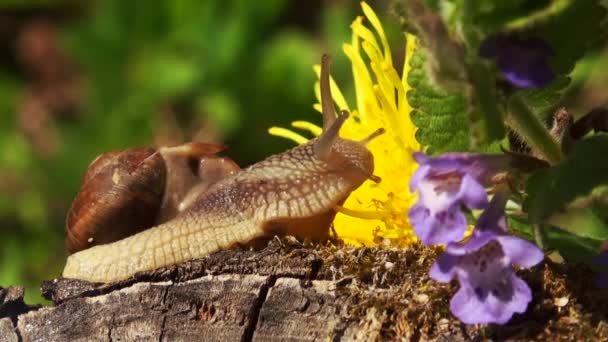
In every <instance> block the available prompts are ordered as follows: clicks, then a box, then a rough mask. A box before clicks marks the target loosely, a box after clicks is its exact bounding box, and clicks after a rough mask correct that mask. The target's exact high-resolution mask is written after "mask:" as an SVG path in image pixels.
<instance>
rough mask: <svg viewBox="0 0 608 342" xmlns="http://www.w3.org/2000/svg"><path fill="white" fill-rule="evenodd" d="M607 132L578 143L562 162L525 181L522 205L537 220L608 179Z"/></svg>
mask: <svg viewBox="0 0 608 342" xmlns="http://www.w3.org/2000/svg"><path fill="white" fill-rule="evenodd" d="M606 156H608V136H607V135H596V136H593V137H590V138H588V139H585V140H582V141H580V142H579V143H577V144H576V145H575V146H574V148H573V150H572V151H571V153H570V155H569V157H568V158H567V159H566V160H564V161H563V162H562V163H561V164H559V165H557V166H555V167H553V168H551V169H548V170H544V171H541V172H538V173H537V174H535V175H534V176H532V177H531V178H530V179H529V180H528V182H527V185H526V191H527V193H528V198H527V199H526V201H525V202H524V209H525V210H526V212H527V213H528V214H529V215H530V219H531V220H532V221H534V222H540V221H541V220H543V219H546V218H547V217H549V216H550V215H551V214H553V213H555V212H556V211H558V210H559V209H561V208H563V207H564V206H565V205H566V204H567V203H569V202H570V201H572V200H574V199H575V198H576V197H578V196H582V195H586V194H588V193H589V192H591V190H593V188H595V187H597V186H599V185H603V184H606V183H608V158H606Z"/></svg>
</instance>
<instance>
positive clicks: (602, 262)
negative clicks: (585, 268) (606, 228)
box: [593, 251, 608, 266]
mask: <svg viewBox="0 0 608 342" xmlns="http://www.w3.org/2000/svg"><path fill="white" fill-rule="evenodd" d="M593 263H594V264H595V265H598V266H608V251H604V252H602V253H600V254H599V255H598V256H597V257H595V259H593Z"/></svg>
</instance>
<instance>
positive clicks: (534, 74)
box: [479, 34, 555, 88]
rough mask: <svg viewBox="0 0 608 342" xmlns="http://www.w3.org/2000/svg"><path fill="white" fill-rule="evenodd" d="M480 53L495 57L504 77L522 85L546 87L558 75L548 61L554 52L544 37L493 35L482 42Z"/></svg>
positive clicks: (484, 55)
mask: <svg viewBox="0 0 608 342" xmlns="http://www.w3.org/2000/svg"><path fill="white" fill-rule="evenodd" d="M479 55H480V56H481V57H484V58H491V59H494V60H495V61H496V64H497V66H498V69H499V70H500V71H501V72H502V73H503V75H504V77H505V78H506V79H507V80H508V81H509V82H511V83H512V84H514V85H515V86H518V87H522V88H538V87H543V86H546V85H547V84H549V83H550V82H551V81H552V80H553V79H554V78H555V74H554V73H553V71H552V70H551V67H550V65H549V63H548V59H549V57H550V56H552V55H554V52H553V50H552V49H551V47H549V46H548V45H547V44H546V43H545V42H544V41H543V40H542V39H538V38H519V37H516V36H508V35H500V34H499V35H493V36H489V37H487V38H486V40H485V41H484V42H482V44H481V46H480V49H479Z"/></svg>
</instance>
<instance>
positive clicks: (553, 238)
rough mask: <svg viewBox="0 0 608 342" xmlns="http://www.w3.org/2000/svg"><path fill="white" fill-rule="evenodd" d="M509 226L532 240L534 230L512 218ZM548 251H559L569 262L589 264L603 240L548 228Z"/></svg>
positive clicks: (557, 228)
mask: <svg viewBox="0 0 608 342" xmlns="http://www.w3.org/2000/svg"><path fill="white" fill-rule="evenodd" d="M509 226H510V227H511V228H513V229H515V231H516V234H517V235H520V236H521V237H523V238H526V239H529V240H532V228H531V227H530V226H529V225H528V224H526V223H524V222H521V221H519V220H517V219H513V218H510V219H509ZM545 233H546V239H547V241H546V242H547V249H549V250H557V251H559V253H560V255H561V256H562V257H563V258H564V259H565V260H566V261H568V262H589V261H591V260H592V259H593V258H594V257H595V256H596V255H597V253H598V250H599V247H600V245H601V244H602V240H598V239H593V238H589V237H584V236H580V235H577V234H573V233H571V232H568V231H566V230H563V229H561V228H559V227H555V226H551V225H549V226H547V227H546V230H545Z"/></svg>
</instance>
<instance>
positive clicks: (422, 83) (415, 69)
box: [408, 49, 469, 154]
mask: <svg viewBox="0 0 608 342" xmlns="http://www.w3.org/2000/svg"><path fill="white" fill-rule="evenodd" d="M426 62H427V59H426V54H425V51H424V50H423V49H418V50H417V51H416V52H415V53H414V55H413V56H412V59H411V62H410V65H411V67H412V69H411V71H410V73H409V74H408V82H409V84H410V85H411V86H412V88H413V90H412V91H410V92H409V93H408V102H409V103H410V105H411V106H412V108H413V112H412V120H413V121H414V124H415V125H416V126H417V127H418V131H417V132H416V139H418V141H419V142H420V143H421V144H423V145H426V146H428V150H427V153H429V154H439V153H444V152H450V151H465V150H468V148H469V134H468V129H467V118H466V111H465V100H464V97H463V96H462V94H460V93H457V92H448V91H445V90H443V89H439V88H438V87H436V86H435V85H434V84H432V82H431V80H430V79H429V76H428V73H427V68H426Z"/></svg>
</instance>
